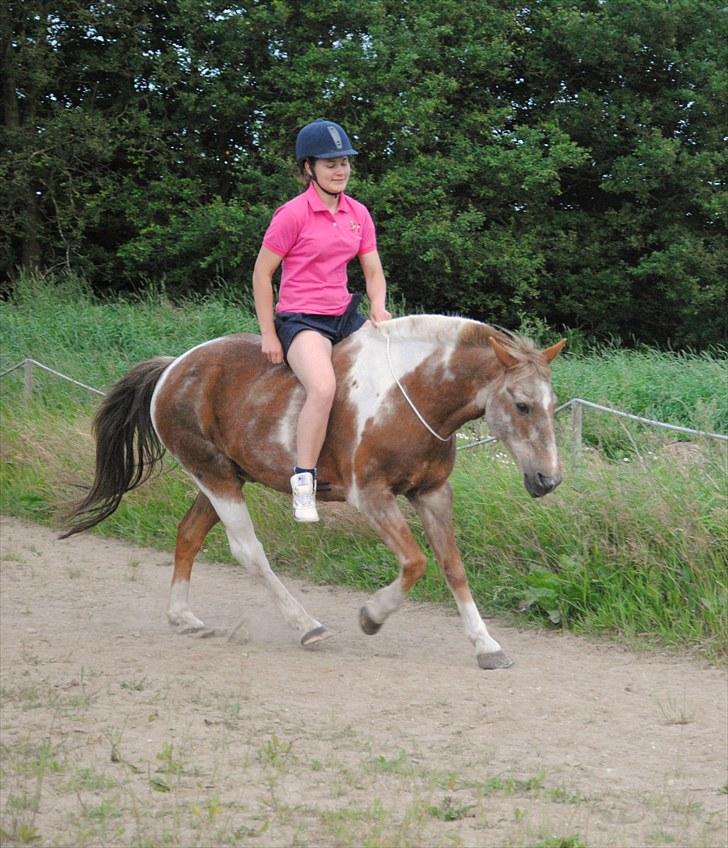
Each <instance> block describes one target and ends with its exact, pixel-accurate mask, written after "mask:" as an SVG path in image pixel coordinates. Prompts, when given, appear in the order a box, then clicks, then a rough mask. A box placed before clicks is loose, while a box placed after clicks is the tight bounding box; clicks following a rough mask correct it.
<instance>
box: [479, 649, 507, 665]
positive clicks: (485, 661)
mask: <svg viewBox="0 0 728 848" xmlns="http://www.w3.org/2000/svg"><path fill="white" fill-rule="evenodd" d="M478 665H479V666H480V667H481V668H485V669H493V668H510V667H511V666H512V665H513V660H512V659H509V657H507V656H506V655H505V653H504V652H503V651H493V653H491V654H478Z"/></svg>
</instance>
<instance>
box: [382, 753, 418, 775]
mask: <svg viewBox="0 0 728 848" xmlns="http://www.w3.org/2000/svg"><path fill="white" fill-rule="evenodd" d="M372 767H373V768H374V770H375V771H378V772H381V773H382V774H398V775H402V776H405V777H411V776H412V775H413V774H414V773H415V768H414V766H413V765H412V763H411V762H410V759H409V757H408V756H407V752H406V751H400V752H399V754H397V756H396V757H394V759H387V757H383V756H379V757H375V758H374V760H372Z"/></svg>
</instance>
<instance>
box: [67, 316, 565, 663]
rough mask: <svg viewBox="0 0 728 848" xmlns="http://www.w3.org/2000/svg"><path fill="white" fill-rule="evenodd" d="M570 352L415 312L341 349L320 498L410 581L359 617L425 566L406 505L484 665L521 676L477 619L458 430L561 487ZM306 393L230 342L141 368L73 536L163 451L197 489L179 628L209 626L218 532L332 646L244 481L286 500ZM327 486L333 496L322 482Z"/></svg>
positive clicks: (254, 343) (110, 418) (378, 615)
mask: <svg viewBox="0 0 728 848" xmlns="http://www.w3.org/2000/svg"><path fill="white" fill-rule="evenodd" d="M563 345H564V341H563V340H562V341H560V342H558V343H557V344H555V345H553V346H551V347H549V348H548V349H547V350H542V351H539V350H538V349H536V347H535V346H534V345H533V344H532V343H531V342H529V341H528V340H526V339H523V338H520V337H517V336H515V335H512V334H509V333H506V332H504V331H501V330H496V329H494V328H493V327H490V326H488V325H486V324H481V323H479V322H477V321H472V320H468V319H464V318H456V317H446V316H439V315H417V316H409V317H406V318H396V319H393V320H390V321H386V322H383V323H381V324H379V325H377V326H373V325H371V324H367V325H365V326H364V327H363V328H362V329H361V330H359V331H358V332H356V333H354V334H353V335H352V336H350V337H349V338H347V339H346V340H344V341H343V342H341V343H340V344H338V345H337V346H336V347H335V348H334V352H333V363H334V370H335V372H336V378H337V390H336V397H335V400H334V405H333V408H332V411H331V418H330V420H329V426H328V435H327V437H326V442H325V444H324V447H323V450H322V453H321V457H320V459H319V466H318V467H319V476H320V479H322V480H326V481H327V482H328V486H327V487H325V490H324V491H319V498H320V500H324V501H347V502H348V503H350V504H352V505H353V506H355V507H356V508H357V509H358V510H359V511H360V512H361V513H362V514H363V515H364V516H365V517H366V518H367V520H368V521H369V523H370V524H371V526H372V527H373V528H374V530H376V532H377V533H378V534H379V536H380V537H381V539H382V540H383V542H384V543H385V544H386V545H387V547H388V548H389V549H390V550H391V551H392V552H393V553H394V554H395V556H396V557H397V559H398V561H399V565H400V572H399V576H398V577H397V579H396V580H394V582H393V583H391V584H390V585H388V586H386V587H384V588H381V589H379V591H377V592H375V594H374V595H372V596H371V597H370V598H369V600H368V601H367V603H366V605H365V606H364V607H362V609H361V610H360V613H359V622H360V625H361V628H362V630H363V631H364V632H365V633H367V634H374V633H376V632H377V631H378V630H379V628H380V627H381V626H382V624H384V622H385V621H386V619H387V618H388V617H389V616H390V615H391V614H392V613H393V612H395V610H397V608H398V607H399V606H400V605H401V604H402V602H403V601H404V600H405V598H406V597H407V593H408V592H409V591H410V589H411V588H412V586H413V585H414V584H415V583H416V582H417V581H418V580H419V579H420V577H422V575H423V573H424V570H425V561H426V557H425V554H424V553H423V551H422V549H421V548H420V546H419V545H418V544H417V541H416V540H415V537H414V535H413V534H412V531H411V530H410V528H409V526H408V524H407V522H406V521H405V518H404V516H403V515H402V513H401V511H400V509H399V507H398V505H397V500H396V497H397V495H404V496H405V497H406V498H407V499H408V500H409V501H410V502H411V503H412V505H413V506H414V508H415V509H416V511H417V512H418V514H419V515H420V517H421V519H422V525H423V528H424V531H425V534H426V537H427V539H428V541H429V543H430V545H431V547H432V550H433V552H434V554H435V557H436V559H437V561H438V563H439V565H440V568H441V569H442V572H443V573H444V576H445V579H446V581H447V583H448V585H449V587H450V589H451V591H452V593H453V595H454V598H455V602H456V604H457V607H458V610H459V613H460V616H461V618H462V621H463V625H464V628H465V632H466V634H467V636H468V638H469V639H470V641H471V642H472V644H473V645H474V646H475V652H476V656H477V660H478V664H479V666H480V667H481V668H484V669H492V668H506V667H508V666H509V665H511V661H510V659H509V658H508V657H507V656H506V654H505V653H504V651H503V650H502V649H501V646H500V645H499V644H498V642H496V641H495V639H493V638H492V637H491V636H490V634H489V633H488V630H487V629H486V626H485V624H484V622H483V620H482V618H481V616H480V613H479V612H478V609H477V607H476V605H475V602H474V601H473V597H472V595H471V593H470V589H469V587H468V580H467V576H466V574H465V569H464V568H463V563H462V559H461V557H460V553H459V551H458V547H457V544H456V542H455V534H454V530H453V517H452V490H451V487H450V484H449V482H448V477H449V476H450V473H451V471H452V469H453V465H454V462H455V434H456V432H457V431H458V429H459V428H460V427H461V426H462V425H463V424H464V423H465V422H467V421H470V420H471V419H474V418H477V417H479V416H482V415H483V414H485V418H486V421H487V423H488V426H489V428H490V431H491V433H492V434H493V435H494V436H496V437H497V438H498V439H500V440H501V441H502V442H503V443H504V444H505V445H506V446H507V447H508V449H509V450H510V452H511V454H512V456H513V458H514V459H515V462H516V464H517V465H518V467H519V469H520V470H521V472H522V474H523V481H524V484H525V487H526V489H527V491H528V492H529V494H531V495H532V496H533V497H541V496H542V495H546V494H548V493H549V492H551V491H553V490H554V489H555V488H556V486H558V485H559V483H560V482H561V471H560V463H559V457H558V452H557V449H556V442H555V437H554V428H553V416H554V402H555V399H554V393H553V391H552V389H551V382H550V371H549V363H550V362H551V361H552V360H553V358H554V357H555V356H556V355H557V354H558V352H559V351H560V350H561V348H562V347H563ZM303 400H304V394H303V388H302V387H301V386H300V384H299V383H298V381H297V380H296V378H295V376H294V375H293V373H292V372H291V371H290V369H289V368H288V367H287V366H285V365H275V366H273V365H270V364H269V363H268V362H267V361H266V360H265V358H264V357H263V356H262V355H261V352H260V339H259V337H258V336H254V335H250V334H238V335H231V336H224V337H222V338H218V339H214V340H212V341H208V342H205V343H203V344H200V345H198V346H197V347H194V348H192V350H189V351H187V352H186V353H184V354H182V355H181V356H179V357H178V358H176V359H174V358H172V357H159V358H156V359H150V360H148V361H145V362H142V363H140V364H139V365H137V366H136V367H135V368H133V369H132V370H131V371H130V372H129V373H128V374H126V376H124V377H122V378H121V379H120V380H119V381H118V382H117V383H116V384H115V385H114V386H113V387H112V388H111V391H110V392H109V393H108V394H107V396H106V397H105V398H104V400H103V401H102V403H101V406H100V408H99V410H98V412H97V414H96V417H95V419H94V432H95V436H96V472H95V479H94V482H93V484H92V487H91V489H90V490H89V492H88V494H87V495H86V497H85V498H84V499H83V500H82V501H81V502H80V503H79V504H77V505H76V507H75V508H74V509H73V511H72V512H71V513H70V515H69V516H68V527H69V529H68V531H67V532H66V533H65V534H64V535H65V536H70V535H71V534H73V533H78V532H80V531H82V530H86V529H87V528H89V527H93V526H94V525H96V524H98V523H99V522H101V521H103V519H105V518H106V517H108V516H109V515H111V513H112V512H113V511H114V510H115V509H116V508H117V507H118V505H119V503H120V501H121V499H122V496H123V495H124V493H125V492H128V491H130V490H131V489H134V488H135V487H137V486H138V485H140V484H141V483H143V482H144V481H145V480H146V479H147V478H148V477H149V475H150V473H151V472H152V470H153V469H154V467H155V466H156V465H157V464H158V463H159V462H160V461H161V457H162V455H163V453H164V451H165V449H166V450H168V451H169V452H170V453H171V454H173V455H174V456H175V457H176V459H177V460H178V461H179V463H180V464H181V465H182V467H183V468H184V469H185V470H186V471H187V473H188V474H189V475H190V476H191V477H192V479H193V480H194V481H195V484H196V485H197V488H198V489H199V493H198V495H197V498H196V500H195V501H194V503H193V504H192V506H191V508H190V509H189V511H188V512H187V514H186V515H185V516H184V518H183V519H182V521H181V522H180V524H179V527H178V530H177V542H176V548H175V557H174V573H173V575H172V587H171V592H170V600H169V607H168V610H167V617H168V619H169V622H170V624H172V625H173V626H174V627H176V628H178V629H179V630H180V631H184V632H187V631H195V630H202V629H204V628H205V625H204V623H203V622H202V621H201V620H200V619H199V618H197V616H195V615H194V613H193V612H192V610H191V608H190V605H189V585H190V575H191V572H192V565H193V561H194V558H195V556H196V555H197V553H198V552H199V550H200V548H201V547H202V543H203V541H204V539H205V536H206V535H207V533H208V532H209V531H210V529H211V528H212V527H213V526H214V525H215V524H216V523H217V522H218V521H221V522H222V523H223V525H224V527H225V531H226V533H227V537H228V541H229V543H230V549H231V551H232V553H233V555H234V556H235V557H236V559H237V560H239V561H240V562H241V563H242V564H244V565H246V566H247V567H249V568H250V569H251V570H253V571H254V572H256V573H257V574H258V575H260V576H261V577H262V578H263V580H264V581H265V583H266V585H267V588H268V589H269V590H270V592H271V594H272V596H273V599H274V600H275V602H276V604H277V606H278V607H279V608H280V611H281V613H282V614H283V617H284V618H285V620H286V622H287V623H288V624H289V625H290V626H291V627H292V628H293V629H294V630H295V631H296V632H297V634H298V636H299V638H300V641H301V644H303V645H305V646H308V645H312V644H314V643H316V642H319V641H321V640H322V639H325V638H327V637H328V636H330V635H331V633H330V631H329V630H328V629H327V628H326V627H325V626H324V625H323V624H321V622H319V621H317V620H316V619H315V618H313V617H312V616H311V615H310V614H309V613H308V612H307V611H306V610H305V609H304V607H303V606H302V605H301V604H300V602H299V601H298V600H296V599H295V598H294V597H293V596H292V595H291V594H290V593H289V592H288V590H287V589H286V588H285V586H284V585H283V584H282V583H281V581H280V580H279V579H278V577H276V575H275V574H274V573H273V570H272V569H271V566H270V563H269V562H268V559H267V557H266V555H265V552H264V551H263V547H262V545H261V544H260V542H259V541H258V539H257V537H256V535H255V531H254V529H253V524H252V522H251V520H250V515H249V513H248V509H247V506H246V503H245V498H244V496H243V484H245V483H246V482H257V483H262V484H263V485H265V486H269V487H271V488H273V489H277V490H278V491H281V492H287V491H289V477H290V474H291V470H290V469H291V468H292V466H293V464H294V455H295V439H296V420H297V417H298V413H299V410H300V409H301V406H302V404H303ZM322 488H323V487H322Z"/></svg>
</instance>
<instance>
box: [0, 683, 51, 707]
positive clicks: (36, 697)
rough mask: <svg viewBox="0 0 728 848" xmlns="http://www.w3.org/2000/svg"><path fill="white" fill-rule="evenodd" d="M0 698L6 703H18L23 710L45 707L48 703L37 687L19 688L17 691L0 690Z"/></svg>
mask: <svg viewBox="0 0 728 848" xmlns="http://www.w3.org/2000/svg"><path fill="white" fill-rule="evenodd" d="M0 697H1V698H2V700H3V701H6V702H7V703H16V702H17V703H19V704H20V705H21V706H22V708H23V709H24V710H34V709H37V708H38V707H42V706H46V705H47V703H48V701H47V700H46V698H45V696H44V695H43V693H42V692H41V690H40V689H39V687H37V686H19V687H18V688H17V689H0Z"/></svg>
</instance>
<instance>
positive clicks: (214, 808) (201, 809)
mask: <svg viewBox="0 0 728 848" xmlns="http://www.w3.org/2000/svg"><path fill="white" fill-rule="evenodd" d="M224 809H225V807H224V806H223V803H222V801H220V799H219V798H216V797H213V798H208V799H207V803H206V804H205V805H204V806H200V804H193V805H192V807H191V811H192V814H193V815H195V816H197V817H198V818H201V819H205V820H206V821H208V822H211V821H214V820H215V819H216V818H217V817H218V816H219V815H220V813H222V812H223V810H224Z"/></svg>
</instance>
